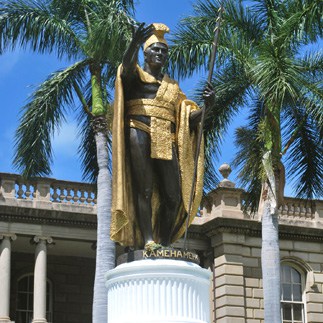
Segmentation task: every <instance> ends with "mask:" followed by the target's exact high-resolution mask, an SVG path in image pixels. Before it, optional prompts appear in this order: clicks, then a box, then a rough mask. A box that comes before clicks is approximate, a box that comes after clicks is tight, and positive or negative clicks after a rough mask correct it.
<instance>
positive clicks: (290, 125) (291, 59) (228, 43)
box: [169, 0, 323, 210]
mask: <svg viewBox="0 0 323 323" xmlns="http://www.w3.org/2000/svg"><path fill="white" fill-rule="evenodd" d="M219 5H220V4H219V1H217V0H207V1H197V4H196V5H195V6H194V12H193V15H191V16H189V17H187V18H184V19H183V20H182V21H181V22H180V23H179V26H178V29H177V31H176V33H175V38H174V39H173V46H172V48H171V54H170V58H171V60H172V61H171V62H170V64H169V68H170V69H171V71H172V73H173V74H175V75H178V76H179V77H182V78H184V77H188V76H191V75H192V74H193V73H194V72H195V71H199V70H202V71H203V70H206V69H207V67H208V60H209V56H210V51H211V44H212V40H213V30H214V27H215V23H216V17H217V15H218V13H217V12H218V8H219ZM224 7H225V13H224V21H223V24H222V27H221V33H220V42H219V51H218V59H217V64H216V73H215V76H214V79H213V85H214V88H215V92H216V101H215V105H214V107H213V108H212V111H210V113H209V115H208V118H207V120H206V124H205V134H206V142H207V146H206V148H207V156H208V157H211V158H213V160H214V154H216V155H217V154H218V152H219V143H220V141H221V133H222V132H223V131H224V130H225V129H226V128H227V126H228V124H229V122H230V120H231V118H232V117H233V116H234V114H235V113H236V112H237V111H238V110H239V109H241V108H243V107H246V106H247V107H248V110H249V112H250V117H249V121H248V124H247V125H246V126H245V127H241V128H239V129H237V131H236V141H235V143H236V145H237V148H238V153H237V156H236V159H235V161H234V164H235V166H237V167H238V168H239V171H240V173H239V179H240V183H241V184H242V185H243V186H246V187H247V188H248V190H249V192H250V194H249V199H248V200H247V206H251V207H252V210H255V209H256V207H257V201H258V200H259V194H260V188H261V180H262V179H263V176H264V171H263V166H262V163H261V159H262V156H263V154H264V153H265V152H266V151H270V152H271V154H272V156H273V163H274V165H273V166H274V168H275V167H277V165H278V163H280V159H281V156H282V154H285V153H286V154H285V155H284V157H283V162H284V163H285V164H286V167H287V170H288V178H289V179H291V180H292V181H293V182H294V183H295V191H296V193H297V195H298V196H302V197H306V198H314V197H318V196H322V191H323V181H322V165H323V154H322V133H323V116H322V113H323V107H322V104H323V103H322V102H323V100H322V99H323V97H322V94H323V89H322V85H323V84H322V80H323V77H322V76H323V75H322V74H323V69H322V67H323V64H322V63H323V61H322V52H321V51H316V52H315V50H314V49H312V47H311V45H312V44H313V43H314V42H316V41H318V40H319V39H322V36H323V28H322V24H323V18H322V17H323V3H322V1H319V0H305V1H303V0H286V1H275V0H270V1H269V0H255V1H253V3H252V5H250V6H249V7H248V6H246V5H245V3H244V2H243V1H234V0H227V1H224ZM201 88H202V86H200V89H199V90H197V95H200V94H201V92H202V90H201ZM245 109H246V108H245ZM286 129H288V130H286ZM293 129H294V130H295V129H297V130H296V131H294V130H293ZM282 132H283V133H282ZM211 162H212V160H211ZM208 163H210V160H208ZM276 164H277V165H276ZM291 175H292V176H291ZM209 180H210V179H209V178H207V181H209Z"/></svg>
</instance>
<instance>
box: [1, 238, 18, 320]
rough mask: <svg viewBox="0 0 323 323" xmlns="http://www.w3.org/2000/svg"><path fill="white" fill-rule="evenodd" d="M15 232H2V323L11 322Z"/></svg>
mask: <svg viewBox="0 0 323 323" xmlns="http://www.w3.org/2000/svg"><path fill="white" fill-rule="evenodd" d="M15 239H16V235H15V234H0V323H10V322H11V320H10V317H9V311H10V271H11V240H15Z"/></svg>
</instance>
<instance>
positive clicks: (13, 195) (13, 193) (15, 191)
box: [0, 173, 97, 212]
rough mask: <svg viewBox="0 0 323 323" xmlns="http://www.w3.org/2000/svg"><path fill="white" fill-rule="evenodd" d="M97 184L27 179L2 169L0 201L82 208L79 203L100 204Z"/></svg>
mask: <svg viewBox="0 0 323 323" xmlns="http://www.w3.org/2000/svg"><path fill="white" fill-rule="evenodd" d="M96 203H97V199H96V185H93V184H86V183H79V182H69V181H61V180H56V179H53V178H33V179H30V180H26V179H24V178H23V177H22V176H20V175H17V174H8V173H0V204H2V205H3V204H7V205H11V206H13V205H19V206H26V207H28V206H29V207H40V208H50V209H51V208H53V205H57V204H60V205H64V206H69V209H70V211H72V212H73V206H75V212H79V207H84V208H89V207H90V208H92V209H93V207H95V206H96Z"/></svg>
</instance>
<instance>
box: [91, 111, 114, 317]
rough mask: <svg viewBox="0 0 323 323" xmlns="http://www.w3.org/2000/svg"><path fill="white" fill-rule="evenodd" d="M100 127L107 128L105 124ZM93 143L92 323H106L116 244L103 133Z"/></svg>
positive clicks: (104, 135)
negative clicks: (108, 275) (112, 235)
mask: <svg viewBox="0 0 323 323" xmlns="http://www.w3.org/2000/svg"><path fill="white" fill-rule="evenodd" d="M100 119H101V120H100ZM102 119H105V117H102V118H95V120H96V121H97V122H99V123H100V121H102ZM103 123H104V124H106V122H103ZM101 127H102V124H101ZM101 127H100V128H101ZM101 129H102V128H101ZM95 141H96V148H97V160H98V166H99V174H98V181H97V189H98V200H97V249H96V268H95V282H94V295H93V309H92V322H93V323H106V322H107V305H108V302H107V291H106V288H105V274H106V272H107V271H108V270H110V269H112V268H114V267H115V243H114V242H113V241H111V240H110V221H111V189H110V188H111V177H110V174H109V171H108V148H107V134H106V131H105V130H103V131H102V130H101V131H97V132H96V135H95Z"/></svg>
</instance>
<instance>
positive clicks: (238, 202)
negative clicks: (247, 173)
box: [200, 187, 323, 227]
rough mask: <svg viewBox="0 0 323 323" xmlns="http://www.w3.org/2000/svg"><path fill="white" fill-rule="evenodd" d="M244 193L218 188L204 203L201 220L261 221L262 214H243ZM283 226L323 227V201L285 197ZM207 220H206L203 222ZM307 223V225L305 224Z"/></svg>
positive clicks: (281, 211) (233, 189) (234, 189)
mask: <svg viewBox="0 0 323 323" xmlns="http://www.w3.org/2000/svg"><path fill="white" fill-rule="evenodd" d="M244 196H245V194H244V191H243V190H241V189H238V188H234V187H218V188H217V189H215V190H213V191H212V192H210V193H209V194H208V196H207V197H206V198H204V200H203V202H202V207H201V210H200V219H201V221H202V222H205V220H206V221H207V219H206V218H214V217H228V218H237V219H250V220H255V221H260V220H261V214H258V213H256V214H251V213H248V212H243V211H242V210H241V206H242V205H243V198H244ZM278 214H279V221H280V223H281V224H296V223H298V224H299V225H309V226H311V227H323V201H322V200H315V201H307V200H303V199H299V198H292V197H285V199H284V205H283V206H281V207H280V208H279V210H278ZM203 219H205V220H203ZM305 223H307V224H305Z"/></svg>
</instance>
